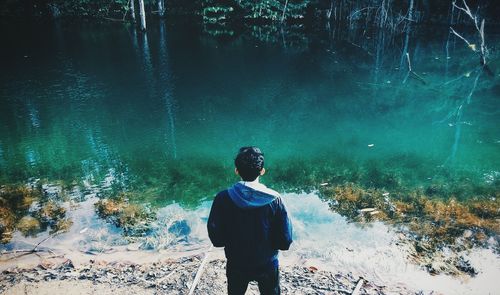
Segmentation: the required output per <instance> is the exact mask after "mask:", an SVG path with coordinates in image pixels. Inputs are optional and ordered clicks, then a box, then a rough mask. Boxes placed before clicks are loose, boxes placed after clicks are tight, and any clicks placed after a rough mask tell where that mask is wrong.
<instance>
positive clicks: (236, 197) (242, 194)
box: [228, 181, 280, 209]
mask: <svg viewBox="0 0 500 295" xmlns="http://www.w3.org/2000/svg"><path fill="white" fill-rule="evenodd" d="M228 193H229V196H230V197H231V200H232V201H233V202H234V203H235V204H236V206H238V207H239V208H242V209H252V208H257V207H262V206H265V205H267V204H269V203H271V202H273V201H274V200H275V199H276V198H278V197H279V196H280V194H278V193H277V192H276V191H274V190H272V189H269V188H267V187H266V186H265V185H263V184H261V183H254V182H243V181H240V182H238V183H235V184H234V185H233V186H232V187H230V188H229V189H228Z"/></svg>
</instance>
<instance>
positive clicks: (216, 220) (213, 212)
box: [207, 194, 226, 247]
mask: <svg viewBox="0 0 500 295" xmlns="http://www.w3.org/2000/svg"><path fill="white" fill-rule="evenodd" d="M224 219H225V218H224V210H223V208H222V195H220V194H218V195H217V196H215V199H214V202H213V203H212V208H211V209H210V215H209V216H208V223H207V229H208V236H209V238H210V241H212V244H213V245H214V246H215V247H224V246H225V245H226V235H225V223H224Z"/></svg>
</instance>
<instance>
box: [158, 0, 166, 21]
mask: <svg viewBox="0 0 500 295" xmlns="http://www.w3.org/2000/svg"><path fill="white" fill-rule="evenodd" d="M158 15H159V16H160V17H164V16H165V2H164V0H158Z"/></svg>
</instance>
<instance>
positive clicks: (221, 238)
mask: <svg viewBox="0 0 500 295" xmlns="http://www.w3.org/2000/svg"><path fill="white" fill-rule="evenodd" d="M207 227H208V235H209V237H210V240H211V241H212V243H213V245H214V246H215V247H224V251H225V253H226V258H227V261H228V265H231V266H232V267H236V268H239V269H246V270H258V269H262V268H265V267H267V266H270V265H275V266H277V265H278V250H288V248H289V247H290V244H291V243H292V225H291V223H290V219H289V218H288V214H287V211H286V208H285V206H284V204H283V202H282V200H281V196H280V195H279V194H278V193H277V192H275V191H273V190H271V189H268V188H267V187H266V186H265V185H263V184H259V183H252V184H251V186H250V185H248V186H247V185H245V183H244V182H238V183H236V184H235V185H233V186H232V187H231V188H229V189H227V190H224V191H222V192H220V193H218V194H217V196H216V197H215V199H214V202H213V204H212V209H211V210H210V216H209V218H208V224H207Z"/></svg>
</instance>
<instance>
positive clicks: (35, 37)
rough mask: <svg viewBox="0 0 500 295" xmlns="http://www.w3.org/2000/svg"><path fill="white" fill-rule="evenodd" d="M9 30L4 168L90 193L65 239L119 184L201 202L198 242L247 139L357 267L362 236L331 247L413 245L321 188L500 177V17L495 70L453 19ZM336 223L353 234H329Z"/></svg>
mask: <svg viewBox="0 0 500 295" xmlns="http://www.w3.org/2000/svg"><path fill="white" fill-rule="evenodd" d="M4 29H5V28H4ZM467 34H470V36H473V32H467ZM2 36H3V37H2V39H3V41H2V43H3V45H2V48H1V49H0V53H1V54H0V60H1V64H2V67H1V69H0V89H1V90H0V102H1V105H0V184H2V185H11V184H23V183H28V182H30V183H33V182H43V183H49V184H56V185H59V186H61V187H64V188H68V189H69V188H73V189H72V192H73V193H72V194H69V197H68V196H67V195H65V196H64V198H62V200H64V201H67V200H68V198H69V199H72V200H73V201H74V200H75V199H78V202H80V201H82V203H81V208H80V209H78V210H76V211H75V212H76V213H75V212H73V213H68V215H69V216H70V217H72V218H73V220H74V225H73V229H71V231H70V233H71V234H72V235H71V237H72V238H71V243H70V245H72V246H74V244H73V243H74V242H75V241H74V239H73V238H74V237H75V236H77V235H78V234H82V231H84V232H85V231H87V230H85V228H91V229H92V228H94V229H99V228H102V227H103V222H104V221H102V220H99V219H98V218H97V217H96V216H95V213H94V209H93V206H92V204H90V205H89V204H88V200H89V199H91V198H95V197H96V196H97V197H100V196H101V193H102V194H104V193H103V192H108V194H110V193H109V191H111V192H112V193H118V192H121V191H126V192H133V194H131V195H130V196H131V197H130V198H131V199H130V201H131V202H133V203H138V204H147V205H148V206H150V207H151V208H153V210H155V209H157V210H159V213H158V214H159V216H160V217H161V216H163V217H165V216H167V217H169V216H174V215H175V214H177V215H175V216H188V215H189V216H191V217H184V218H180V219H179V220H181V219H182V220H188V224H189V225H190V230H191V231H192V233H189V234H191V236H192V239H194V240H195V241H198V242H199V243H202V244H205V243H206V242H207V240H206V235H204V234H202V233H201V232H202V231H204V226H203V222H204V220H205V218H206V215H207V210H208V207H209V206H210V201H211V199H212V198H213V196H214V195H215V193H217V192H218V191H219V190H222V189H224V188H226V187H228V186H230V185H231V184H232V183H233V182H235V181H236V180H237V179H236V176H235V175H234V172H233V158H234V156H235V153H236V152H237V150H238V148H239V147H241V146H247V145H256V146H259V147H260V148H261V149H262V150H263V151H264V153H265V156H266V170H267V174H266V175H265V176H264V177H263V179H262V181H263V182H264V183H265V184H267V185H269V186H271V187H273V188H275V189H277V190H278V191H280V192H282V193H285V195H286V200H287V201H288V203H290V206H291V207H292V208H293V209H292V210H293V212H294V214H295V215H296V217H295V218H296V220H297V223H298V224H300V225H301V226H302V227H301V226H299V229H298V233H299V237H302V239H299V242H298V245H299V246H296V247H297V251H298V252H297V253H301V254H300V255H302V256H307V255H312V256H315V257H318V255H319V254H321V253H323V254H324V253H331V254H332V255H330V256H329V260H328V259H327V261H330V262H332V263H333V261H336V263H337V264H335V263H333V265H334V266H338V267H348V266H349V265H348V264H349V262H348V261H347V260H348V259H347V258H346V257H351V256H352V255H353V254H349V253H351V252H353V251H344V250H342V251H341V252H336V251H335V250H338V249H346V247H349V245H351V246H352V247H351V248H355V249H354V250H355V252H354V253H359V252H358V251H357V250H356V249H358V250H359V251H361V252H362V253H363V255H361V256H359V257H362V258H363V259H365V261H364V262H361V261H358V262H359V263H358V262H356V263H354V262H351V264H356V265H357V267H358V268H359V269H360V272H361V269H363V268H364V269H365V271H366V267H365V266H366V265H365V264H364V263H367V264H369V265H370V267H368V269H371V268H373V271H371V270H369V271H368V272H370V273H372V274H373V273H375V272H376V271H375V270H374V269H375V268H377V267H380V266H381V265H383V263H382V261H383V260H384V259H387V257H393V258H394V257H396V256H397V259H396V258H394V261H396V262H395V263H394V264H391V265H390V266H386V267H387V269H386V270H387V272H386V273H387V274H394V275H395V274H397V273H400V272H401V271H402V269H401V268H400V267H402V265H401V263H402V262H401V261H403V260H404V257H403V256H401V257H400V256H398V255H401V254H396V253H397V251H396V250H395V249H396V248H391V247H393V246H394V244H393V239H394V237H395V236H396V233H395V232H392V229H391V228H390V227H387V226H386V225H383V224H378V223H377V224H376V225H374V226H375V228H371V229H363V228H359V227H356V226H355V225H353V224H350V223H349V222H347V221H346V220H345V218H344V217H342V216H340V215H338V214H336V213H333V212H331V210H328V205H327V204H326V203H325V202H322V201H320V199H319V198H318V197H317V191H318V189H319V188H320V187H321V185H326V184H327V183H328V184H329V185H330V184H342V183H354V184H356V185H359V186H360V187H364V188H367V189H380V190H385V191H388V192H392V190H398V191H401V190H423V191H428V192H433V194H434V195H435V197H436V198H439V199H447V198H456V199H458V200H460V201H464V202H467V201H468V200H472V199H477V198H484V199H490V198H492V197H493V198H495V197H498V194H499V192H500V190H499V184H500V181H499V178H500V170H499V169H500V153H499V149H500V128H498V126H499V125H500V124H499V123H500V99H499V98H500V83H499V81H500V75H499V74H498V68H500V67H497V68H495V66H500V62H499V57H498V52H497V51H496V50H495V49H494V48H498V46H499V44H500V35H498V34H495V33H492V34H491V35H489V36H488V44H489V46H490V48H492V50H491V52H490V59H491V68H492V69H493V73H492V74H489V73H487V72H485V71H483V70H481V69H478V67H477V66H478V60H479V58H478V56H477V55H476V54H475V53H474V52H472V51H471V50H470V49H469V48H467V46H465V45H464V44H463V42H462V41H461V40H459V39H456V38H454V37H453V36H451V35H450V34H449V32H448V28H446V27H438V28H430V29H425V28H420V29H419V30H415V31H412V32H411V33H408V34H402V35H393V34H390V33H388V32H376V31H375V32H366V31H342V30H340V29H338V28H326V29H321V30H314V31H311V32H309V31H308V32H307V33H304V29H301V28H286V29H281V30H276V29H272V28H269V27H248V28H245V29H244V32H232V31H229V32H228V31H222V30H219V31H217V30H212V29H209V28H203V27H198V26H194V25H189V24H186V23H180V22H171V23H170V22H169V23H153V24H151V25H150V27H149V30H148V32H147V34H142V33H139V32H136V31H135V30H133V29H132V28H131V27H129V26H126V25H123V24H109V23H103V24H92V23H87V22H83V23H79V24H74V23H73V24H72V23H64V22H56V23H49V24H38V25H26V26H22V27H20V28H19V29H16V30H8V31H6V32H3V33H2ZM406 52H408V58H409V60H410V63H411V68H412V70H413V71H414V73H410V72H409V71H408V68H409V67H408V59H407V57H406V54H405V53H406ZM495 70H497V71H496V72H495ZM38 179H39V180H38ZM74 187H81V188H82V192H83V193H82V192H80V193H79V192H76V193H75V189H74ZM435 187H439V188H441V189H439V190H437V192H436V193H434V191H435V190H434V189H433V188H435ZM443 187H444V189H443ZM293 192H295V193H293ZM305 192H313V195H314V196H311V195H310V194H306V193H305ZM297 193H298V194H297ZM75 195H77V196H78V197H77V198H75V197H74V196H75ZM78 202H77V203H78ZM297 202H299V203H297ZM301 202H302V203H301ZM300 204H303V205H304V204H308V206H309V207H310V208H312V209H310V211H311V210H312V212H313V213H310V212H309V211H307V210H305V209H304V210H300ZM68 208H69V207H68ZM82 208H83V209H85V208H86V209H85V210H83V209H82ZM169 208H170V209H169ZM171 208H175V210H174V209H171ZM304 208H307V206H305V207H304ZM30 210H31V209H30ZM68 210H69V209H68ZM169 210H174V211H175V212H176V213H175V214H174V213H171V214H170V213H169V212H174V211H169ZM29 212H31V211H29V210H28V211H26V210H25V211H23V214H30V213H29ZM179 212H181V213H179ZM304 212H305V213H304ZM307 212H309V213H307ZM315 212H316V213H315ZM318 212H320V213H318ZM75 214H76V215H75ZM88 214H90V215H88ZM179 214H180V215H179ZM183 214H184V215H183ZM193 214H194V215H193ZM329 214H330V215H329ZM87 215H88V216H87ZM82 216H83V217H82ZM193 216H194V217H193ZM82 218H83V219H82ZM165 218H166V217H165ZM169 218H170V217H169ZM78 220H80V221H78ZM81 220H85V222H82V221H81ZM104 223H105V222H104ZM310 228H315V229H317V231H315V230H312V231H311V230H310ZM196 229H199V231H197V230H196ZM334 230H335V231H337V232H338V231H342V232H344V234H345V235H343V236H344V238H345V240H341V241H340V242H338V243H337V244H335V240H334V239H328V238H325V235H327V233H328V232H331V231H334ZM109 231H110V232H106V233H105V234H102V233H101V236H107V235H108V234H109V236H114V235H112V234H113V233H114V234H115V235H117V237H116V239H117V240H120V237H119V235H120V233H121V232H120V230H119V229H118V228H116V227H110V228H109ZM90 232H92V230H90V231H89V233H90ZM46 234H47V233H45V234H44V235H46ZM189 234H188V235H189ZM377 237H378V238H377ZM61 239H62V240H64V238H61ZM496 239H498V236H496ZM34 240H36V235H35V236H34V237H33V236H31V237H29V238H28V240H26V238H24V237H23V236H22V235H21V234H19V233H18V234H15V235H14V239H13V241H14V242H16V241H18V242H20V241H24V242H26V241H28V242H33V241H34ZM62 240H59V242H61V241H62ZM94 240H98V241H99V240H100V238H96V239H94ZM56 241H57V240H56ZM307 241H309V242H307ZM359 241H364V242H363V243H360V242H359ZM105 242H109V241H105ZM68 243H69V242H68ZM110 243H111V242H110ZM113 243H115V244H116V243H118V244H119V243H122V242H121V241H114V242H113ZM113 243H111V244H113ZM123 243H126V242H123ZM361 244H363V245H361ZM79 245H80V246H81V245H82V244H81V243H80V244H79ZM85 245H87V244H85ZM314 245H316V247H315V246H314ZM328 245H330V246H328ZM328 247H330V248H328ZM497 247H498V245H497ZM84 248H85V247H84ZM85 249H87V248H85ZM325 249H326V250H325ZM332 249H333V250H332ZM370 249H375V251H374V252H370ZM87 250H88V249H87ZM323 250H324V251H323ZM350 250H352V249H350ZM301 251H302V252H301ZM363 251H364V252H363ZM334 253H337V254H335V255H334ZM338 253H343V254H338ZM383 253H386V254H387V253H391V254H387V255H386V256H384V254H383ZM300 255H299V256H300ZM325 255H326V254H325ZM349 255H351V256H349ZM377 255H379V256H377ZM491 255H493V256H494V257H497V256H496V254H493V253H492V254H491ZM319 256H321V255H319ZM341 257H344V258H343V259H340V258H341ZM368 257H378V258H377V261H373V260H370V259H368ZM380 257H385V258H384V259H382V260H380V259H381V258H380ZM482 257H484V256H482ZM345 259H347V260H345ZM496 259H497V258H496ZM479 260H480V259H479ZM339 261H340V262H339ZM366 261H368V262H366ZM370 261H371V262H370ZM385 261H387V260H385ZM494 264H495V265H497V266H498V265H499V263H498V259H497V260H495V262H494ZM405 265H407V264H405ZM410 265H411V264H410ZM484 265H487V263H486V264H484ZM407 267H408V266H406V268H405V269H406V270H407ZM411 267H414V266H411ZM412 269H413V268H412ZM415 273H416V270H415V272H413V270H412V272H408V274H413V275H414V274H415ZM489 274H491V272H490V273H489ZM400 279H403V278H402V277H401V278H400ZM383 280H384V281H386V280H387V277H384V278H383ZM432 284H434V281H432V282H431V283H429V284H428V285H429V286H430V285H432ZM445 285H446V284H445ZM446 286H447V285H446ZM443 289H445V288H444V287H443Z"/></svg>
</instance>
